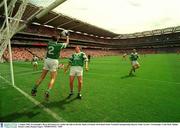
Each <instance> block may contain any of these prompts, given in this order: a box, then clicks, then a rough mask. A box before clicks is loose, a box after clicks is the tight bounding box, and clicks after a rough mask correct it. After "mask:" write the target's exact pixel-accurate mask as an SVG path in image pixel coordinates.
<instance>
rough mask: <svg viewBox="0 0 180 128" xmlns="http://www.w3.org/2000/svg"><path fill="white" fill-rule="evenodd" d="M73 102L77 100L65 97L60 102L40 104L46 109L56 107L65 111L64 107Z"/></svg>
mask: <svg viewBox="0 0 180 128" xmlns="http://www.w3.org/2000/svg"><path fill="white" fill-rule="evenodd" d="M75 100H79V99H78V98H77V97H74V98H68V97H66V98H65V99H63V100H60V101H55V102H42V104H43V105H44V106H45V107H47V108H52V107H57V108H60V109H62V110H65V105H66V104H69V103H71V102H73V101H75Z"/></svg>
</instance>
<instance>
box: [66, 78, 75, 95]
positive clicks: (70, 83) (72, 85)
mask: <svg viewBox="0 0 180 128" xmlns="http://www.w3.org/2000/svg"><path fill="white" fill-rule="evenodd" d="M74 78H75V76H74V75H72V76H71V75H70V76H69V87H70V93H69V96H68V98H70V97H71V96H72V95H73V90H74Z"/></svg>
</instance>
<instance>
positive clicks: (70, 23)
mask: <svg viewBox="0 0 180 128" xmlns="http://www.w3.org/2000/svg"><path fill="white" fill-rule="evenodd" d="M17 8H18V6H16V7H15V11H16V10H17ZM42 9H43V8H42V7H38V6H35V5H33V4H29V5H28V6H27V9H26V11H25V13H24V15H23V18H22V20H25V21H26V20H27V18H28V17H30V16H31V15H33V14H34V13H36V12H38V11H41V10H42ZM2 10H3V8H2V7H1V8H0V12H3V11H2ZM0 15H2V14H1V13H0ZM35 22H36V23H38V24H41V25H44V26H46V27H55V28H59V29H68V30H72V31H74V32H76V33H81V34H85V35H92V36H96V37H101V38H108V39H111V38H113V39H127V38H137V37H144V36H152V35H161V34H168V33H175V32H180V26H177V27H168V28H165V29H156V30H152V31H144V32H136V33H130V34H116V33H113V32H111V31H108V30H105V29H102V28H99V27H97V26H94V25H91V24H88V23H86V22H83V21H80V20H78V19H75V18H72V17H70V16H66V15H64V14H61V13H58V12H57V11H56V12H55V11H51V12H49V13H48V14H47V15H45V16H44V17H42V18H41V19H39V20H36V21H35ZM137 30H138V29H137Z"/></svg>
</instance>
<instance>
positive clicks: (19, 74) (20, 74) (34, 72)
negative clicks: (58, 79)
mask: <svg viewBox="0 0 180 128" xmlns="http://www.w3.org/2000/svg"><path fill="white" fill-rule="evenodd" d="M40 72H42V71H33V72H24V73H18V74H15V76H22V75H26V74H36V73H40Z"/></svg>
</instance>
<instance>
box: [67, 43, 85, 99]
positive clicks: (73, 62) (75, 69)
mask: <svg viewBox="0 0 180 128" xmlns="http://www.w3.org/2000/svg"><path fill="white" fill-rule="evenodd" d="M84 63H85V68H86V71H88V58H87V56H86V54H85V53H84V52H81V50H80V47H79V46H76V48H75V53H74V54H72V56H71V57H70V59H69V64H68V65H67V67H66V68H65V70H64V71H65V73H66V72H67V70H68V69H69V67H70V66H71V67H70V76H69V83H70V94H69V96H68V98H70V97H71V96H72V95H73V83H74V78H75V76H77V78H78V95H77V98H79V99H81V97H82V96H81V88H82V84H83V65H84Z"/></svg>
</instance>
